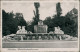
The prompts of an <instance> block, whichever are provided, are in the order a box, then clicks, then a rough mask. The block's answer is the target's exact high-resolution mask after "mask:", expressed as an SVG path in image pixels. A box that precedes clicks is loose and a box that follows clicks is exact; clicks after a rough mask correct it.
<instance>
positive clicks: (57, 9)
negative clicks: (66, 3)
mask: <svg viewBox="0 0 80 52" xmlns="http://www.w3.org/2000/svg"><path fill="white" fill-rule="evenodd" d="M56 12H57V16H58V17H59V16H60V15H61V14H62V9H61V5H60V2H58V3H57V4H56Z"/></svg>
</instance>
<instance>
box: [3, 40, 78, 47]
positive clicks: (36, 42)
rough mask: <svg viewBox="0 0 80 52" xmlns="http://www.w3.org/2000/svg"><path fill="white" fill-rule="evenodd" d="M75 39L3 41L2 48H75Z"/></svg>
mask: <svg viewBox="0 0 80 52" xmlns="http://www.w3.org/2000/svg"><path fill="white" fill-rule="evenodd" d="M77 43H78V42H77V41H59V40H58V41H55V40H46V41H45V40H34V41H32V40H31V41H29V40H28V41H27V42H3V46H2V47H3V48H77V46H78V44H77Z"/></svg>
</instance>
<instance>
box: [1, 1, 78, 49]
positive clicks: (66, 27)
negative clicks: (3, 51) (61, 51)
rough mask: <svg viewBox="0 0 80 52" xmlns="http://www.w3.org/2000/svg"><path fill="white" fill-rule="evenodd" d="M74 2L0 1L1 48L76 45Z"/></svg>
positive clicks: (74, 46)
mask: <svg viewBox="0 0 80 52" xmlns="http://www.w3.org/2000/svg"><path fill="white" fill-rule="evenodd" d="M78 5H79V3H78V2H58V1H56V2H54V1H2V2H1V13H2V48H78V46H79V45H78V43H79V36H78V30H79V28H78V25H79V24H78V21H79V19H78V16H79V6H78Z"/></svg>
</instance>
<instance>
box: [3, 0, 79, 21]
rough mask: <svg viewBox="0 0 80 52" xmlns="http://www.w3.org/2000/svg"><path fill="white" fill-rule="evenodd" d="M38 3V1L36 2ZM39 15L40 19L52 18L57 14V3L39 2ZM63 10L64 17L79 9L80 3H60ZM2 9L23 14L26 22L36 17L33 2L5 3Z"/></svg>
mask: <svg viewBox="0 0 80 52" xmlns="http://www.w3.org/2000/svg"><path fill="white" fill-rule="evenodd" d="M35 2H36V1H35ZM39 3H40V7H39V14H40V19H41V20H44V19H45V18H46V17H49V16H50V17H52V16H53V15H55V14H56V3H58V2H54V1H42V2H39ZM60 3H61V8H62V16H64V15H65V14H66V13H67V12H68V11H70V10H72V9H73V8H74V7H75V8H76V9H78V2H60ZM2 9H4V10H5V11H6V12H11V11H13V13H22V14H23V16H24V19H25V20H26V21H31V20H32V18H33V17H34V13H33V10H34V11H35V7H34V2H33V1H23V2H21V1H16V2H15V1H3V2H2Z"/></svg>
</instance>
